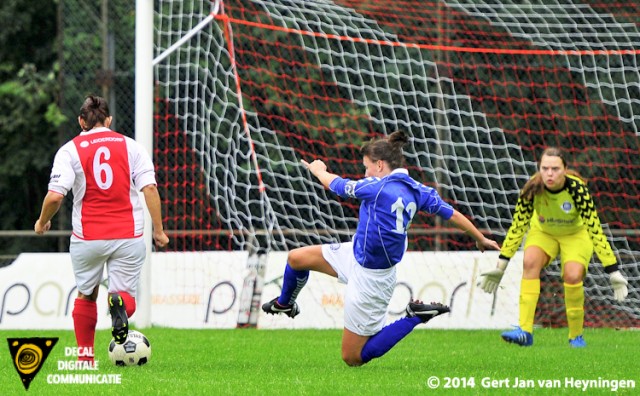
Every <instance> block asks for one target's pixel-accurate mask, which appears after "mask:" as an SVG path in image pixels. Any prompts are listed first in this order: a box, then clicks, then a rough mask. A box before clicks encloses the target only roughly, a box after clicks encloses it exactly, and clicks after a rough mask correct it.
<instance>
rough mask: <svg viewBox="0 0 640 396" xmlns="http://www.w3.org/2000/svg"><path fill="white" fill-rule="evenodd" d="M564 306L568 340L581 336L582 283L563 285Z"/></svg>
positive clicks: (582, 311)
mask: <svg viewBox="0 0 640 396" xmlns="http://www.w3.org/2000/svg"><path fill="white" fill-rule="evenodd" d="M564 305H565V308H566V310H567V324H568V325H569V339H573V338H576V337H577V336H579V335H581V334H582V329H583V327H584V287H583V285H582V282H580V283H578V284H575V285H569V284H567V283H565V284H564Z"/></svg>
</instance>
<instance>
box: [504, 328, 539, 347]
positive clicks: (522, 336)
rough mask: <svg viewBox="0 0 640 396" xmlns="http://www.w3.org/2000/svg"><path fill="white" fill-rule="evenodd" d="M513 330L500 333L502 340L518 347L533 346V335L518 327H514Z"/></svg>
mask: <svg viewBox="0 0 640 396" xmlns="http://www.w3.org/2000/svg"><path fill="white" fill-rule="evenodd" d="M514 327H515V328H514V329H513V330H510V331H505V332H504V333H502V339H503V340H505V341H506V342H510V343H512V344H518V345H520V346H531V345H533V334H531V333H529V332H528V331H524V330H522V329H521V328H520V326H514Z"/></svg>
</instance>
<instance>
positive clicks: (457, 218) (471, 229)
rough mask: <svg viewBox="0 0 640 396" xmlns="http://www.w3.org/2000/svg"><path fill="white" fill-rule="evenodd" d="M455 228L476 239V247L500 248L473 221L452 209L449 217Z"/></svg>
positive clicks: (485, 248)
mask: <svg viewBox="0 0 640 396" xmlns="http://www.w3.org/2000/svg"><path fill="white" fill-rule="evenodd" d="M449 221H450V222H452V223H453V224H454V225H455V226H456V227H457V228H459V229H461V230H462V231H464V232H465V234H467V235H469V236H470V237H472V238H473V239H474V240H475V241H476V247H477V248H478V249H479V250H480V251H481V252H484V251H485V250H500V245H498V243H497V242H496V241H494V240H493V239H489V238H487V237H485V236H484V235H483V234H482V233H481V232H480V230H478V229H477V228H476V226H474V225H473V223H472V222H471V221H470V220H469V219H467V218H466V217H464V215H463V214H462V213H460V212H458V211H457V210H455V209H454V211H453V216H451V218H450V219H449Z"/></svg>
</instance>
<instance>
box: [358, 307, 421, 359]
mask: <svg viewBox="0 0 640 396" xmlns="http://www.w3.org/2000/svg"><path fill="white" fill-rule="evenodd" d="M420 323H422V321H421V320H420V318H418V317H417V316H414V317H413V318H402V319H398V320H396V321H395V322H393V323H391V324H390V325H388V326H385V327H383V328H382V330H380V331H379V332H378V333H377V334H375V335H374V336H373V337H371V338H369V339H368V340H367V342H366V343H365V344H364V346H363V347H362V352H360V358H361V359H362V363H367V362H368V361H370V360H371V359H375V358H377V357H380V356H382V355H384V354H385V353H387V352H389V350H390V349H391V348H393V347H394V345H396V344H397V343H398V342H399V341H400V340H401V339H403V338H404V337H406V336H407V334H409V333H411V331H412V330H413V328H414V327H416V326H417V325H419V324H420Z"/></svg>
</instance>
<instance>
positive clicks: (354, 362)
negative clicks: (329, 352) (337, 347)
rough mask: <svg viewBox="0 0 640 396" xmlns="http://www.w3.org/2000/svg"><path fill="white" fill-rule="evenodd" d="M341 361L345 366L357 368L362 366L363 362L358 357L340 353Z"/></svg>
mask: <svg viewBox="0 0 640 396" xmlns="http://www.w3.org/2000/svg"><path fill="white" fill-rule="evenodd" d="M342 360H343V361H344V362H345V363H346V364H347V366H351V367H358V366H362V364H363V362H362V359H361V358H360V356H355V355H353V354H348V353H344V352H343V353H342Z"/></svg>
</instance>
